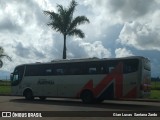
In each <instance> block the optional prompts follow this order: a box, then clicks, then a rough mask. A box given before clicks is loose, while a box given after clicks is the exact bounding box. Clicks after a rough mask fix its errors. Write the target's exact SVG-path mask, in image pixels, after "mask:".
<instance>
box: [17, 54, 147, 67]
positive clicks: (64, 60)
mask: <svg viewBox="0 0 160 120" xmlns="http://www.w3.org/2000/svg"><path fill="white" fill-rule="evenodd" d="M127 59H147V60H149V59H148V58H145V57H143V56H129V57H120V58H101V59H100V58H96V57H93V58H82V59H56V60H52V61H51V62H36V63H27V64H21V65H18V66H23V65H39V64H54V63H72V62H92V61H105V60H127Z"/></svg>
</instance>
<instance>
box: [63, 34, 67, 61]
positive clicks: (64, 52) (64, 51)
mask: <svg viewBox="0 0 160 120" xmlns="http://www.w3.org/2000/svg"><path fill="white" fill-rule="evenodd" d="M66 51H67V49H66V35H64V46H63V59H66Z"/></svg>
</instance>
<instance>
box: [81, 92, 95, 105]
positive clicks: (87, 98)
mask: <svg viewBox="0 0 160 120" xmlns="http://www.w3.org/2000/svg"><path fill="white" fill-rule="evenodd" d="M81 99H82V102H83V103H86V104H89V103H93V102H94V97H93V94H92V92H91V91H89V90H86V91H83V92H82V93H81Z"/></svg>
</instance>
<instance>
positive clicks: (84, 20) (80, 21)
mask: <svg viewBox="0 0 160 120" xmlns="http://www.w3.org/2000/svg"><path fill="white" fill-rule="evenodd" d="M89 22H90V21H89V19H88V18H87V17H85V16H78V17H76V18H75V19H74V20H73V21H72V23H71V24H70V27H69V29H68V30H67V31H68V32H70V31H71V30H72V29H75V28H76V27H77V25H81V24H84V23H89Z"/></svg>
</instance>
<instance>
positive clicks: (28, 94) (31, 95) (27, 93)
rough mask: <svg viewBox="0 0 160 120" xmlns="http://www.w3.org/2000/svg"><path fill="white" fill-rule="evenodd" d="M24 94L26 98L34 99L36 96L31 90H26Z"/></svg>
mask: <svg viewBox="0 0 160 120" xmlns="http://www.w3.org/2000/svg"><path fill="white" fill-rule="evenodd" d="M24 96H25V99H26V100H33V99H34V96H33V93H32V91H31V90H26V91H25V92H24Z"/></svg>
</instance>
